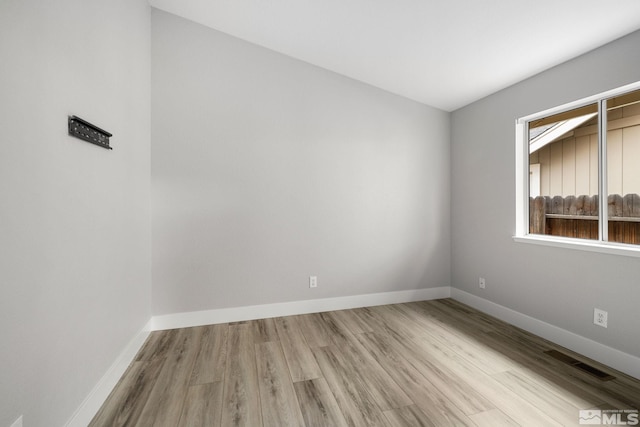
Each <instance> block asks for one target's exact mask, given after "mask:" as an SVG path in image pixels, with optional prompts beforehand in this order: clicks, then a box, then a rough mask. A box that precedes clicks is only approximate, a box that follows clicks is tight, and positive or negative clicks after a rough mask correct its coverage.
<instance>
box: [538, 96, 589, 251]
mask: <svg viewBox="0 0 640 427" xmlns="http://www.w3.org/2000/svg"><path fill="white" fill-rule="evenodd" d="M528 139H529V233H530V234H549V235H554V236H564V237H574V238H581V239H593V240H597V239H598V217H599V214H598V106H597V104H589V105H587V106H585V107H581V108H578V109H575V110H571V111H565V112H562V113H559V114H554V115H552V116H547V117H543V118H541V119H538V120H534V121H531V122H529V138H528Z"/></svg>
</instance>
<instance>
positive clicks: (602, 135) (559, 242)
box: [513, 82, 640, 257]
mask: <svg viewBox="0 0 640 427" xmlns="http://www.w3.org/2000/svg"><path fill="white" fill-rule="evenodd" d="M636 90H640V82H636V83H632V84H629V85H626V86H622V87H619V88H616V89H613V90H610V91H607V92H602V93H599V94H597V95H593V96H590V97H587V98H583V99H581V100H578V101H575V102H570V103H568V104H564V105H561V106H558V107H554V108H550V109H548V110H545V111H541V112H539V113H535V114H531V115H528V116H525V117H521V118H519V119H517V120H516V232H515V235H514V236H513V240H514V241H516V242H520V243H533V244H538V245H545V246H554V247H561V248H569V249H578V250H585V251H592V252H601V253H607V254H615V255H625V256H635V257H640V245H630V244H624V243H616V242H608V241H607V233H608V222H609V221H608V220H609V218H608V207H607V203H606V201H607V197H602V196H603V195H608V193H607V174H606V167H607V163H606V162H607V129H606V126H607V123H606V117H605V114H603V113H604V112H606V110H607V104H606V103H607V99H609V98H613V97H616V96H619V95H623V94H625V93H627V92H633V91H636ZM589 104H597V105H598V139H599V141H598V153H599V155H598V194H600V197H598V200H599V203H600V206H599V214H600V217H599V220H598V224H599V225H598V226H599V229H598V230H599V232H598V234H599V238H598V240H588V239H576V238H571V237H560V236H549V235H540V234H529V137H528V136H529V122H531V121H533V120H537V119H541V118H543V117H547V116H552V115H554V114H558V113H562V112H565V111H569V110H574V109H576V108H580V107H584V106H586V105H589ZM603 202H604V203H603Z"/></svg>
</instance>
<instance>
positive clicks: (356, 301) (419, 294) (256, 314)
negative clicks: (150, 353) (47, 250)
mask: <svg viewBox="0 0 640 427" xmlns="http://www.w3.org/2000/svg"><path fill="white" fill-rule="evenodd" d="M450 291H451V288H449V287H448V286H443V287H439V288H428V289H416V290H410V291H396V292H383V293H378V294H365V295H353V296H348V297H335V298H322V299H314V300H306V301H292V302H283V303H276V304H264V305H252V306H245V307H232V308H219V309H215V310H205V311H191V312H186V313H175V314H165V315H162V316H153V317H152V319H151V329H152V330H154V331H157V330H164V329H175V328H186V327H191V326H201V325H213V324H216V323H227V322H240V321H243V320H254V319H266V318H270V317H279V316H293V315H296V314H307V313H319V312H323V311H332V310H345V309H349V308H358V307H372V306H375V305H385V304H397V303H402V302H411V301H424V300H431V299H439V298H448V297H449V296H450V295H451V294H450Z"/></svg>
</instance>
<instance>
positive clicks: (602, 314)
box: [593, 308, 609, 328]
mask: <svg viewBox="0 0 640 427" xmlns="http://www.w3.org/2000/svg"><path fill="white" fill-rule="evenodd" d="M608 318H609V313H607V312H606V311H604V310H600V309H599V308H594V309H593V323H594V324H595V325H598V326H602V327H603V328H606V327H607V323H608V320H609V319H608Z"/></svg>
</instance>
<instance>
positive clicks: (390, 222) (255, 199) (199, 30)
mask: <svg viewBox="0 0 640 427" xmlns="http://www.w3.org/2000/svg"><path fill="white" fill-rule="evenodd" d="M152 70H153V71H152V139H153V146H152V156H151V158H152V161H151V164H152V201H153V202H152V205H153V208H152V211H153V213H152V218H153V220H152V222H153V283H154V285H153V313H154V314H156V315H160V314H168V313H175V312H185V311H194V310H206V309H215V308H221V307H234V306H246V305H253V304H264V303H274V302H285V301H296V300H304V299H312V298H322V297H334V296H346V295H358V294H365V293H374V292H386V291H398V290H409V289H419V288H428V287H434V286H448V285H449V276H450V261H449V257H450V246H449V241H450V238H449V228H450V227H449V194H450V189H449V125H450V123H449V114H447V113H445V112H442V111H440V110H436V109H433V108H430V107H426V106H424V105H421V104H418V103H415V102H412V101H408V100H406V99H403V98H401V97H398V96H395V95H391V94H389V93H386V92H384V91H381V90H378V89H375V88H373V87H370V86H367V85H365V84H362V83H359V82H356V81H354V80H350V79H347V78H344V77H342V76H339V75H337V74H334V73H331V72H328V71H326V70H323V69H320V68H317V67H314V66H311V65H309V64H306V63H303V62H300V61H297V60H294V59H291V58H288V57H286V56H283V55H280V54H277V53H275V52H273V51H270V50H267V49H264V48H261V47H258V46H256V45H252V44H249V43H246V42H244V41H241V40H239V39H236V38H233V37H230V36H228V35H224V34H222V33H220V32H217V31H214V30H211V29H208V28H206V27H203V26H200V25H197V24H195V23H192V22H189V21H186V20H183V19H181V18H178V17H175V16H173V15H169V14H166V13H164V12H160V11H157V10H154V11H153V14H152ZM309 275H317V276H318V279H319V287H318V288H317V289H314V290H310V289H309V286H308V276H309Z"/></svg>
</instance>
